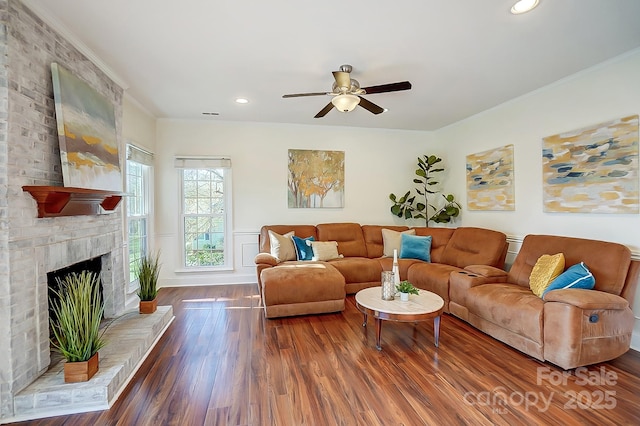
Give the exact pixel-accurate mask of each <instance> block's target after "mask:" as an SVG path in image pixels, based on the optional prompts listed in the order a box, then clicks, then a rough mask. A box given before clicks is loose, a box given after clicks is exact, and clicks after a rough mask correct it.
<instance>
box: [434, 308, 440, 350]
mask: <svg viewBox="0 0 640 426" xmlns="http://www.w3.org/2000/svg"><path fill="white" fill-rule="evenodd" d="M433 337H434V340H435V341H436V348H437V347H438V342H439V340H440V315H438V316H437V317H434V318H433Z"/></svg>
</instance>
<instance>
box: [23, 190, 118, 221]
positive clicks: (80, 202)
mask: <svg viewBox="0 0 640 426" xmlns="http://www.w3.org/2000/svg"><path fill="white" fill-rule="evenodd" d="M22 190H23V191H25V192H28V193H29V194H31V196H32V197H33V198H34V200H36V202H37V203H38V217H57V216H78V215H96V214H98V213H99V212H100V207H102V208H103V209H104V210H106V211H113V210H115V208H116V207H117V206H118V204H119V203H120V201H121V200H122V196H123V195H124V193H123V192H117V191H104V190H101V189H87V188H72V187H67V186H23V187H22Z"/></svg>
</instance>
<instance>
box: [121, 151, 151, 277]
mask: <svg viewBox="0 0 640 426" xmlns="http://www.w3.org/2000/svg"><path fill="white" fill-rule="evenodd" d="M152 164H153V156H152V155H151V154H150V153H148V152H146V151H142V150H141V149H139V148H136V147H135V146H133V145H127V164H126V168H127V173H126V176H127V178H126V188H127V189H126V190H127V195H128V196H127V197H126V205H127V240H128V246H129V284H130V286H135V287H137V284H138V283H137V281H136V274H135V270H136V267H137V265H138V263H139V261H140V259H141V258H142V257H144V256H145V255H146V254H147V253H148V250H149V214H150V210H151V209H150V206H151V201H150V194H151V191H150V182H151V180H150V179H151V165H152Z"/></svg>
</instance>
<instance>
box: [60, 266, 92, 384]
mask: <svg viewBox="0 0 640 426" xmlns="http://www.w3.org/2000/svg"><path fill="white" fill-rule="evenodd" d="M57 283H58V289H57V290H56V289H52V295H51V296H50V298H49V304H50V305H51V309H52V318H51V329H52V332H53V337H52V339H51V343H52V344H53V346H54V347H55V348H56V349H57V350H59V351H60V353H61V354H62V356H64V358H65V359H66V361H67V362H66V363H65V364H64V381H65V382H67V383H73V382H85V381H87V380H89V379H91V377H93V375H94V374H95V373H96V372H97V371H98V363H99V360H98V350H100V348H102V347H103V346H104V345H105V342H104V340H103V339H102V335H101V333H100V321H101V320H102V315H103V313H104V303H103V301H102V300H101V297H100V283H99V280H98V275H97V274H94V273H92V272H89V271H82V272H81V273H71V274H69V275H66V276H65V277H64V278H63V279H59V278H58V279H57Z"/></svg>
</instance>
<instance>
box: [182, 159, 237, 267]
mask: <svg viewBox="0 0 640 426" xmlns="http://www.w3.org/2000/svg"><path fill="white" fill-rule="evenodd" d="M220 160H221V159H220V158H218V157H195V158H176V168H177V169H178V170H177V172H178V188H179V191H178V192H179V197H180V199H179V203H180V212H179V215H178V216H179V222H180V223H179V228H178V229H179V230H180V236H179V240H180V253H181V255H180V263H181V265H180V269H179V270H178V271H177V272H216V271H230V270H233V244H232V237H233V235H232V224H231V218H232V217H233V215H232V211H231V210H232V205H233V204H232V183H231V182H232V169H231V166H230V161H229V164H228V166H226V165H224V166H222V165H220V164H227V163H219V162H220ZM224 160H227V161H228V159H224ZM216 165H218V167H216ZM212 169H222V170H223V197H222V199H223V203H224V207H223V215H222V216H223V221H224V226H223V229H224V237H223V238H224V244H223V259H224V263H223V264H221V265H202V266H199V265H195V266H188V265H187V249H186V244H187V238H186V235H185V232H186V229H185V218H186V217H200V216H204V217H207V216H210V217H217V216H218V215H217V214H211V215H206V214H204V215H203V214H186V213H185V209H184V207H185V186H184V185H185V184H184V171H185V170H212Z"/></svg>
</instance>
